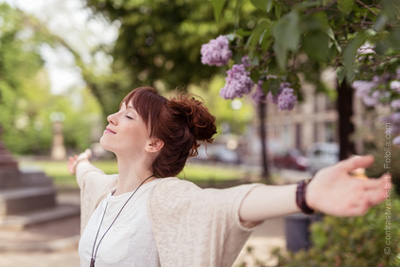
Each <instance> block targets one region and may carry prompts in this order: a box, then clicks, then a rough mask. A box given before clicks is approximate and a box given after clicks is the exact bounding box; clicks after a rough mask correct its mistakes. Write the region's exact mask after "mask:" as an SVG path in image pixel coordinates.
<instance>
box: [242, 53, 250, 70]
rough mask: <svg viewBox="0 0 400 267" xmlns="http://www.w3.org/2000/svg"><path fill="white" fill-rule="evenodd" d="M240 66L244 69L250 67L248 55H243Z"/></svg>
mask: <svg viewBox="0 0 400 267" xmlns="http://www.w3.org/2000/svg"><path fill="white" fill-rule="evenodd" d="M242 64H243V65H244V66H245V67H246V68H249V67H251V63H250V59H249V56H248V55H245V56H244V57H242Z"/></svg>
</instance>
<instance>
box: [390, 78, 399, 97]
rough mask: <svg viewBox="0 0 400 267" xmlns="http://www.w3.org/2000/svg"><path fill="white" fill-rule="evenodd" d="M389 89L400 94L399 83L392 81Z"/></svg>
mask: <svg viewBox="0 0 400 267" xmlns="http://www.w3.org/2000/svg"><path fill="white" fill-rule="evenodd" d="M390 89H392V90H394V91H396V92H397V93H399V94H400V81H392V82H391V83H390Z"/></svg>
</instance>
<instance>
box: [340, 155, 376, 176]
mask: <svg viewBox="0 0 400 267" xmlns="http://www.w3.org/2000/svg"><path fill="white" fill-rule="evenodd" d="M372 163H374V157H373V156H372V155H365V156H353V157H351V158H348V159H346V160H343V161H341V162H339V163H338V165H339V166H340V168H341V169H342V170H343V171H346V172H350V171H353V170H355V169H358V168H364V169H365V168H367V167H369V166H371V165H372Z"/></svg>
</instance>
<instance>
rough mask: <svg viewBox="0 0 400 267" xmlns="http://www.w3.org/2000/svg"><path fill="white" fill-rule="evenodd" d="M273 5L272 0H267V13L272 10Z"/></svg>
mask: <svg viewBox="0 0 400 267" xmlns="http://www.w3.org/2000/svg"><path fill="white" fill-rule="evenodd" d="M273 4H274V1H273V0H267V12H270V11H271V10H272V7H273Z"/></svg>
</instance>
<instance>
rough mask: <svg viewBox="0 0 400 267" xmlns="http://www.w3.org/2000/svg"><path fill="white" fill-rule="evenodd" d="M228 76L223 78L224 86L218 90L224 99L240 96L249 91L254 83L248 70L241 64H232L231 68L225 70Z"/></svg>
mask: <svg viewBox="0 0 400 267" xmlns="http://www.w3.org/2000/svg"><path fill="white" fill-rule="evenodd" d="M226 73H227V74H228V76H226V78H225V81H226V83H225V86H224V87H223V88H222V89H221V91H220V92H219V95H220V96H221V97H223V98H224V99H233V98H235V97H242V96H243V95H244V94H248V93H250V91H251V89H252V87H253V85H254V83H253V81H252V80H251V79H250V77H249V74H250V73H249V72H248V71H246V68H245V67H244V65H243V64H239V65H233V66H232V69H230V70H228V71H227V72H226Z"/></svg>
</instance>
